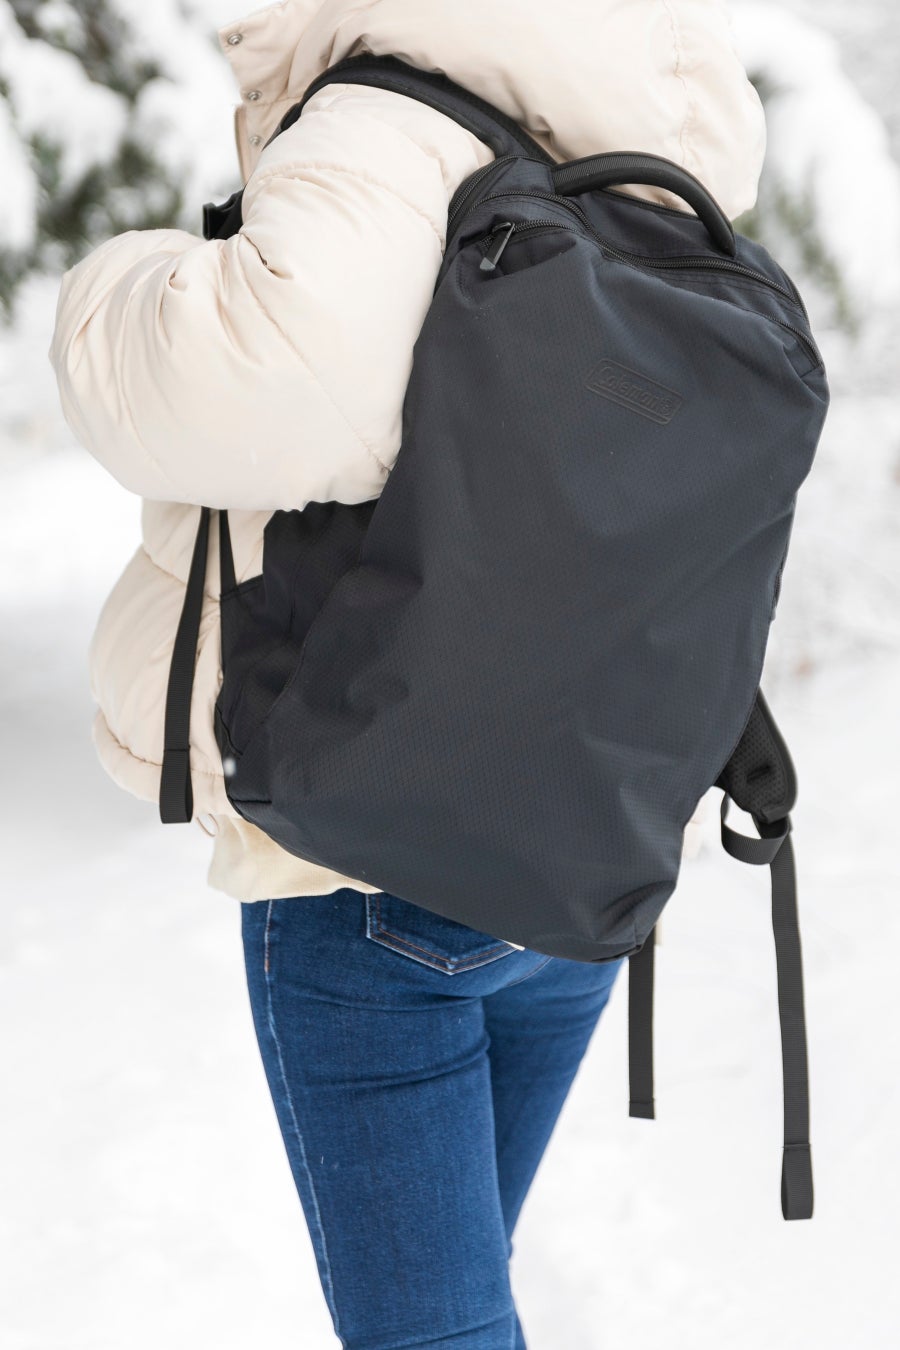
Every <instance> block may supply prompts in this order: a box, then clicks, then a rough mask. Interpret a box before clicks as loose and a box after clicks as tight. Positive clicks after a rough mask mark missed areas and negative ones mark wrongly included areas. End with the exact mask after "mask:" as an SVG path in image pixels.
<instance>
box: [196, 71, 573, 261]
mask: <svg viewBox="0 0 900 1350" xmlns="http://www.w3.org/2000/svg"><path fill="white" fill-rule="evenodd" d="M327 84H368V85H375V86H377V88H379V89H391V90H393V92H394V93H396V94H405V95H406V97H407V98H415V99H418V100H419V102H420V103H427V104H428V106H429V107H431V108H436V109H437V111H438V112H442V113H444V114H445V115H446V116H447V117H452V118H453V120H454V121H455V122H458V123H459V124H460V126H462V127H465V128H466V130H467V131H471V132H472V134H473V135H474V136H477V137H478V139H479V140H482V141H484V143H485V145H488V146H490V148H491V149H492V150H493V152H494V154H495V156H496V157H497V158H498V159H499V158H500V157H501V156H503V155H518V156H522V157H525V158H527V159H538V160H540V161H541V162H542V163H544V164H554V163H555V162H556V161H555V160H554V159H553V156H552V155H549V154H548V153H547V151H546V150H544V148H543V147H542V146H540V145H538V143H537V141H534V140H532V138H531V137H530V136H529V135H528V132H527V131H525V130H524V128H522V127H520V126H519V124H518V122H516V121H515V120H514V119H513V118H512V117H508V116H507V114H506V113H504V112H501V111H500V109H499V108H495V107H494V105H493V104H492V103H488V102H487V101H486V100H485V99H483V98H479V97H478V95H477V94H472V93H470V92H469V90H468V89H464V88H463V86H462V85H460V84H456V83H455V82H454V81H453V80H451V79H449V78H448V77H447V76H446V75H442V74H440V73H438V72H437V71H433V70H419V69H418V68H417V67H416V66H411V65H409V64H408V63H407V62H406V61H401V60H400V58H399V57H397V56H374V55H372V54H370V53H364V54H362V55H360V56H348V57H347V58H346V59H345V60H344V61H338V62H337V63H336V64H335V65H333V66H330V67H329V68H328V70H325V71H323V72H322V74H321V75H319V76H318V77H317V78H316V79H315V80H313V82H312V84H310V85H309V87H308V88H307V90H306V92H305V94H304V95H303V97H302V98H301V99H300V100H299V102H297V103H295V104H293V106H292V107H290V108H288V110H287V112H286V113H285V114H284V116H283V117H282V119H281V121H280V122H279V123H278V125H277V127H276V128H275V130H274V131H273V132H272V134H271V136H270V137H269V139H268V140H267V141H266V145H271V143H272V141H274V139H275V137H276V136H280V135H281V133H282V131H286V130H287V128H288V127H289V126H293V124H294V122H296V121H297V118H298V117H299V116H300V114H301V113H302V112H303V109H304V107H305V106H306V104H307V102H308V101H309V99H311V98H312V96H313V94H316V93H318V91H319V90H320V89H323V88H324V87H325V85H327ZM263 149H265V146H263ZM465 181H468V180H464V182H465ZM460 186H462V185H460ZM243 191H244V190H243V188H239V189H238V190H237V191H236V192H233V193H232V194H231V196H230V197H229V198H228V200H227V201H225V202H221V203H219V204H218V205H217V204H216V203H215V202H207V203H206V204H205V205H204V207H203V237H204V239H227V238H228V236H229V235H232V234H236V233H237V232H238V230H239V229H240V228H241V205H242V198H243ZM458 191H459V189H457V192H458ZM454 200H455V197H454ZM450 205H451V209H452V206H453V202H451V204H450Z"/></svg>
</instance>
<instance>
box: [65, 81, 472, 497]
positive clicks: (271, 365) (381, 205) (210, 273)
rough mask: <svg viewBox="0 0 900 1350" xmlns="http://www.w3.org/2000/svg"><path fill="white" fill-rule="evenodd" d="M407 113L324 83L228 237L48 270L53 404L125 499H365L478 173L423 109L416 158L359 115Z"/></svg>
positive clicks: (152, 242) (165, 234) (386, 461)
mask: <svg viewBox="0 0 900 1350" xmlns="http://www.w3.org/2000/svg"><path fill="white" fill-rule="evenodd" d="M373 94H374V95H376V98H377V101H376V100H375V99H373V97H372V95H373ZM325 95H327V98H326V97H324V96H325ZM317 99H319V100H320V103H319V105H318V106H317ZM408 103H409V100H405V99H402V98H401V96H399V95H396V94H389V93H386V92H385V91H383V90H378V91H359V90H356V89H354V88H353V87H347V86H331V87H330V88H328V89H326V90H323V91H321V93H320V94H319V95H317V96H316V97H314V98H312V99H310V101H309V103H308V104H307V106H306V108H305V109H304V112H303V116H302V118H300V119H299V120H298V121H297V122H296V123H295V124H294V125H293V126H292V127H290V128H288V129H287V130H286V131H284V132H282V133H281V134H280V135H279V136H277V137H276V138H275V139H274V140H273V141H272V142H271V144H270V145H268V146H267V147H266V148H265V149H264V150H263V152H262V154H261V155H260V157H259V160H258V162H257V164H256V167H255V169H254V171H253V173H252V174H251V175H250V177H249V179H248V181H247V183H246V185H245V188H244V197H243V220H244V223H243V226H242V228H241V230H240V231H239V233H237V234H236V235H233V236H232V237H230V238H228V239H224V240H204V239H202V238H200V237H199V236H196V235H194V234H191V233H189V232H187V231H184V230H177V229H159V230H141V231H138V230H131V231H127V232H125V233H124V234H121V235H118V236H117V237H115V238H113V239H110V240H108V241H106V242H105V243H103V244H101V245H100V246H99V247H98V248H96V249H94V250H93V252H91V253H90V254H88V256H87V257H85V258H84V259H82V260H81V261H80V262H79V263H78V264H76V265H75V266H74V267H73V268H71V269H70V270H69V271H68V272H66V273H65V275H64V276H63V279H62V283H61V288H60V292H59V297H58V302H57V313H56V324H55V329H54V333H53V338H52V342H51V346H50V351H49V357H50V360H51V363H52V365H53V367H54V370H55V373H56V377H57V382H58V387H59V394H60V402H61V405H62V408H63V412H64V414H65V417H66V420H67V421H68V423H69V425H70V427H71V429H72V431H73V432H74V434H75V435H76V436H77V438H78V439H79V441H80V442H81V444H82V445H83V446H84V447H85V448H86V449H87V450H88V451H90V453H91V454H92V455H93V456H94V457H95V458H96V459H97V460H99V461H100V463H102V464H103V465H104V467H105V468H107V469H108V470H109V472H110V473H111V474H112V475H113V476H114V477H115V478H116V479H117V480H118V481H119V482H120V483H122V484H123V486H124V487H126V488H128V489H130V490H131V491H132V492H135V493H138V494H140V495H141V496H142V497H147V498H151V499H159V500H165V501H174V502H185V503H193V504H197V505H207V506H211V507H218V508H224V509H228V508H234V509H239V508H243V509H248V510H276V509H291V508H295V507H296V508H302V507H303V506H305V505H306V503H307V501H310V500H317V501H328V500H336V501H344V502H358V501H364V500H368V499H370V498H372V497H375V496H377V495H378V494H379V492H380V491H381V488H382V486H383V484H384V481H385V479H386V477H387V473H388V471H389V469H390V467H391V463H392V461H393V458H394V457H395V456H396V453H397V450H398V448H399V443H400V410H401V408H402V403H403V394H404V391H405V387H406V384H407V381H408V378H409V373H410V369H411V364H412V349H413V346H414V343H415V339H416V337H417V335H418V332H419V330H420V328H421V325H422V322H423V320H424V317H425V313H426V311H427V308H428V305H429V304H430V301H431V293H432V290H433V286H434V278H435V276H436V275H437V271H438V268H439V266H440V260H441V255H442V250H443V247H444V242H445V239H444V232H445V228H446V220H447V206H448V202H449V198H450V196H451V194H452V191H453V189H454V188H455V186H456V183H457V181H459V180H460V179H461V178H462V177H465V176H467V174H468V173H470V172H473V171H474V170H475V169H476V168H477V167H478V165H479V163H483V162H485V161H486V160H489V159H490V158H491V152H490V150H488V149H487V148H486V147H485V146H483V145H482V144H481V142H479V141H477V140H476V138H475V137H474V136H472V135H471V134H470V133H469V132H467V131H464V130H463V129H462V128H460V127H458V126H457V125H456V124H455V123H452V122H451V121H450V120H449V119H447V118H444V117H442V116H441V114H439V113H437V112H434V111H432V110H431V109H427V110H424V112H427V113H428V115H429V118H430V119H439V122H432V123H431V125H430V126H426V128H425V137H424V144H423V140H422V138H420V137H414V136H413V135H412V134H410V130H409V126H408V123H407V121H406V118H407V114H406V113H405V112H404V111H400V112H399V115H397V114H396V113H395V115H394V116H393V118H392V117H391V116H387V117H384V116H379V114H378V109H379V108H380V109H386V108H391V109H393V110H396V109H398V106H399V105H408ZM416 118H417V120H416V126H417V127H418V128H422V127H423V125H424V123H427V122H428V118H426V119H424V123H423V110H422V108H421V105H417V114H416ZM429 137H430V138H431V139H430V141H429ZM435 137H436V138H437V139H436V141H435ZM442 138H443V140H442ZM434 144H437V145H441V144H443V146H444V147H447V148H448V154H446V155H444V154H443V153H437V154H436V153H434Z"/></svg>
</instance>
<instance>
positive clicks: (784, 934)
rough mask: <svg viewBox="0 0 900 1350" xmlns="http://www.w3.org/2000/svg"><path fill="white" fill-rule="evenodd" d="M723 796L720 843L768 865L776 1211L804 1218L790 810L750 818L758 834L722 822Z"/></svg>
mask: <svg viewBox="0 0 900 1350" xmlns="http://www.w3.org/2000/svg"><path fill="white" fill-rule="evenodd" d="M729 800H730V799H729V797H728V794H727V793H726V794H725V795H724V796H723V797H722V844H723V846H724V847H725V850H726V851H727V852H728V853H730V854H731V856H732V857H733V858H737V859H738V861H739V862H745V863H751V864H753V865H755V866H768V867H770V868H771V869H772V931H773V933H774V936H775V960H776V964H777V968H778V1015H779V1019H780V1022H781V1062H782V1073H783V1078H784V1154H783V1159H782V1168H781V1212H782V1214H783V1215H784V1217H785V1218H786V1219H810V1218H812V1212H813V1180H812V1154H811V1152H810V1143H809V1069H808V1064H807V1055H806V1018H805V1015H804V1010H803V961H802V954H801V950H800V929H799V926H798V922H797V878H796V869H795V867H794V850H793V846H792V844H791V839H790V831H791V820H790V816H786V817H785V818H784V819H783V820H779V821H772V822H770V823H768V824H767V823H766V822H764V821H759V820H756V821H755V823H756V827H757V829H758V830H759V832H760V835H761V837H760V838H759V839H752V838H749V837H748V836H747V835H743V834H738V832H737V831H736V830H733V829H731V827H730V826H729V825H726V823H725V818H726V816H727V814H728V805H729Z"/></svg>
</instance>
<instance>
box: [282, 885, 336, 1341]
mask: <svg viewBox="0 0 900 1350" xmlns="http://www.w3.org/2000/svg"><path fill="white" fill-rule="evenodd" d="M274 904H275V901H274V900H270V901H269V902H268V904H267V906H266V928H265V936H264V944H265V972H266V1014H267V1020H268V1023H269V1030H270V1032H271V1033H272V1040H273V1041H274V1042H275V1050H276V1053H277V1055H278V1069H279V1072H280V1073H281V1082H282V1084H283V1086H284V1094H285V1097H286V1098H287V1104H288V1106H289V1107H290V1112H291V1122H292V1124H293V1127H294V1134H295V1135H296V1138H297V1143H298V1144H299V1145H300V1161H301V1162H302V1164H303V1170H304V1172H305V1173H306V1179H307V1182H308V1183H309V1192H310V1195H311V1196H312V1202H313V1211H314V1214H315V1219H316V1227H317V1228H318V1230H319V1238H320V1239H321V1242H322V1257H323V1264H324V1266H325V1277H326V1289H325V1293H326V1296H327V1298H328V1305H329V1308H330V1309H331V1316H332V1319H333V1321H334V1331H335V1335H336V1336H338V1337H340V1329H339V1326H338V1320H339V1319H338V1312H337V1305H336V1303H335V1299H334V1284H333V1281H332V1278H331V1262H330V1261H329V1259H328V1244H327V1243H326V1241H325V1230H324V1228H323V1227H322V1216H321V1213H320V1212H319V1201H318V1198H317V1197H316V1188H315V1185H314V1183H313V1179H312V1172H311V1171H310V1169H309V1162H308V1160H307V1157H306V1145H305V1144H304V1142H303V1135H302V1133H301V1132H300V1125H299V1123H298V1121H297V1112H296V1110H295V1109H294V1098H293V1095H292V1093H291V1089H290V1085H289V1084H288V1079H287V1074H286V1073H285V1068H284V1057H283V1055H282V1053H281V1042H280V1041H279V1039H278V1033H277V1031H276V1030H275V1012H274V1009H273V1006H272V981H271V978H270V973H269V930H270V927H271V923H272V907H273V905H274Z"/></svg>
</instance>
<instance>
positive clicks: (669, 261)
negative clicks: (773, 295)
mask: <svg viewBox="0 0 900 1350" xmlns="http://www.w3.org/2000/svg"><path fill="white" fill-rule="evenodd" d="M497 195H498V196H512V195H516V196H518V195H519V194H518V193H516V194H512V193H508V194H504V193H499V194H497ZM542 195H543V194H542ZM548 195H549V194H548ZM488 200H491V199H490V198H485V201H488ZM576 209H577V208H576ZM578 214H579V216H580V215H581V212H580V211H579V212H578ZM547 229H552V230H570V231H574V232H576V233H577V231H575V227H574V225H566V224H564V223H563V222H562V221H559V220H530V221H527V222H519V223H516V222H514V221H511V220H504V221H501V223H500V224H499V225H495V226H494V228H493V229H492V230H491V231H490V232H489V233H488V234H487V235H486V236H485V238H486V240H487V241H488V249H487V252H486V253H485V255H484V257H483V258H482V260H481V265H480V270H481V271H482V272H493V271H494V269H495V268H496V266H497V263H498V262H499V261H500V258H501V256H502V254H503V250H504V249H505V248H506V245H507V244H508V243H509V241H510V239H512V237H513V235H516V236H518V237H521V236H522V235H526V234H531V233H540V231H542V230H547ZM588 229H589V230H590V233H591V234H592V235H593V237H594V238H595V239H597V240H598V241H600V242H601V243H602V245H603V247H604V248H605V249H606V250H607V251H608V252H609V253H611V254H612V255H613V256H614V257H619V258H622V259H623V261H625V262H628V261H631V260H636V261H637V262H638V264H639V265H647V266H650V267H663V268H665V267H677V268H681V269H683V268H684V267H685V260H683V259H673V258H666V259H663V260H658V259H648V258H645V257H644V256H643V255H642V254H639V253H632V254H629V253H626V252H624V251H622V250H619V249H616V248H613V247H612V245H610V244H607V243H606V241H605V240H603V238H602V236H600V235H598V234H597V232H596V230H594V229H592V228H591V227H590V224H588ZM707 265H708V266H710V267H714V268H720V267H724V268H726V269H727V270H728V271H736V270H738V269H739V270H740V271H742V272H747V273H748V274H749V275H751V276H752V277H753V278H754V280H759V281H763V282H765V283H766V284H767V285H770V286H772V287H773V289H775V290H777V291H779V292H781V293H782V294H784V295H787V294H788V293H787V292H786V291H785V290H784V287H783V286H779V285H777V283H776V282H774V281H770V280H769V278H768V277H765V276H763V275H762V273H760V272H756V271H755V270H754V269H753V268H749V267H743V266H742V265H741V264H740V263H737V264H729V263H725V262H724V261H723V262H721V263H720V261H719V260H718V259H715V258H693V257H690V256H689V257H688V258H687V260H686V266H687V268H688V269H690V268H693V267H696V266H700V267H705V266H707ZM805 312H806V311H805V310H804V313H805ZM764 317H765V318H767V319H771V320H772V322H773V323H777V324H778V325H779V327H781V328H785V329H786V330H787V331H788V332H789V333H793V335H794V337H795V338H796V339H797V341H798V342H800V343H802V345H803V346H804V347H805V348H806V350H807V351H808V352H809V354H810V356H811V357H812V359H813V361H814V362H815V364H816V365H817V366H821V367H823V368H824V362H823V360H822V355H821V353H820V351H819V349H818V347H817V346H816V344H815V343H814V342H813V341H812V339H811V338H809V337H807V336H806V334H805V333H804V332H803V331H802V330H801V329H799V328H795V327H794V325H793V324H790V323H787V322H786V321H785V320H784V319H776V318H775V317H774V316H773V315H771V314H767V315H765V316H764Z"/></svg>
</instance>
